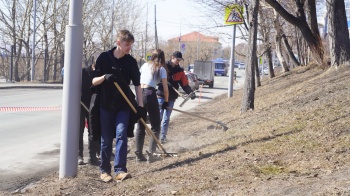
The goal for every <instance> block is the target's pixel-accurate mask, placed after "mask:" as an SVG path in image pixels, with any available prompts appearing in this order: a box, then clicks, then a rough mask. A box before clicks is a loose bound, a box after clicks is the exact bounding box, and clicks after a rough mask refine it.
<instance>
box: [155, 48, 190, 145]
mask: <svg viewBox="0 0 350 196" xmlns="http://www.w3.org/2000/svg"><path fill="white" fill-rule="evenodd" d="M182 60H183V58H182V53H181V52H179V51H175V52H174V53H173V55H172V57H171V60H170V61H167V62H166V67H167V70H168V86H169V87H168V89H169V100H168V107H170V108H173V107H174V103H175V100H176V99H177V98H178V97H179V95H178V93H177V92H176V91H175V90H174V89H173V88H175V89H176V90H178V89H179V87H180V86H181V88H182V89H183V90H184V91H185V93H186V94H188V95H189V94H190V93H192V92H193V91H192V89H191V87H190V86H189V85H188V84H189V83H188V79H187V77H186V75H185V72H184V69H183V68H182V67H180V62H181V61H182ZM157 96H158V103H159V105H163V103H164V102H165V97H164V96H165V92H164V89H163V85H162V84H158V90H157ZM195 98H196V95H195V93H192V96H191V99H195ZM171 111H172V110H171V109H166V108H164V107H160V119H161V120H162V123H161V134H160V140H161V142H162V143H165V142H166V135H167V133H168V128H169V123H170V115H171Z"/></svg>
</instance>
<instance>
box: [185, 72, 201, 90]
mask: <svg viewBox="0 0 350 196" xmlns="http://www.w3.org/2000/svg"><path fill="white" fill-rule="evenodd" d="M186 75H190V76H191V77H192V80H193V82H194V84H195V85H194V86H195V90H198V89H199V80H198V75H197V74H195V73H192V72H187V73H186Z"/></svg>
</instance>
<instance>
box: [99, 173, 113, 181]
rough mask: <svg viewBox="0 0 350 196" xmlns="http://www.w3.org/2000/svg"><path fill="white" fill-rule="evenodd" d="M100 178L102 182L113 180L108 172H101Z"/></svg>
mask: <svg viewBox="0 0 350 196" xmlns="http://www.w3.org/2000/svg"><path fill="white" fill-rule="evenodd" d="M100 178H101V180H102V181H103V182H111V181H113V178H112V176H111V175H110V174H107V173H102V174H101V176H100Z"/></svg>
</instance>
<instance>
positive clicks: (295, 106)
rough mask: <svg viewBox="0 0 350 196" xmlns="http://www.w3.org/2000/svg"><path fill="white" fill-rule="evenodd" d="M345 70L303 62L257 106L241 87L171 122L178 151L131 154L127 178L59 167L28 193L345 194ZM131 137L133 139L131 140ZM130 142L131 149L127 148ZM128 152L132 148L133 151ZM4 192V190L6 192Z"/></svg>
mask: <svg viewBox="0 0 350 196" xmlns="http://www.w3.org/2000/svg"><path fill="white" fill-rule="evenodd" d="M349 84H350V70H349V67H342V68H339V69H338V70H334V69H329V70H326V71H324V70H318V69H315V68H313V67H301V68H297V69H294V70H293V71H291V72H289V73H282V74H279V75H278V76H277V77H276V78H273V79H267V80H264V81H263V82H262V86H261V87H258V88H257V90H256V95H255V97H256V100H255V110H254V111H251V112H247V113H244V114H240V105H241V97H242V92H241V91H235V92H234V96H233V98H231V99H227V98H226V95H223V96H221V97H219V98H216V99H214V100H213V101H212V102H210V103H208V104H205V105H202V106H201V107H198V108H196V109H195V111H193V112H196V114H201V115H202V116H205V117H207V118H211V119H215V120H218V121H222V122H224V123H226V124H227V126H228V127H229V130H228V131H226V132H223V131H221V130H219V129H216V128H215V125H213V123H211V122H208V121H205V120H199V119H196V118H194V117H188V116H179V117H177V118H175V119H173V120H172V122H171V124H170V126H171V129H170V132H169V136H168V137H169V138H170V139H171V140H172V141H171V142H169V143H167V144H166V145H165V148H166V149H167V151H169V152H179V153H180V156H179V157H176V158H175V157H173V158H165V159H163V160H161V161H157V162H155V163H153V164H140V163H136V162H135V161H134V158H135V157H134V155H133V153H130V154H129V157H128V158H129V162H128V169H129V172H130V173H131V174H132V175H133V178H132V179H129V180H126V181H124V182H122V183H107V184H106V183H102V182H101V181H99V179H98V177H99V170H98V167H93V166H89V165H85V166H82V167H79V173H78V177H76V178H73V179H64V180H58V175H57V173H54V174H51V175H50V176H48V177H46V178H44V179H42V180H40V181H38V182H36V183H34V184H33V185H31V186H30V187H28V188H26V189H25V190H24V191H23V192H24V194H25V195H171V194H173V195H349V194H350V188H349V187H350V177H349V176H350V175H349V174H350V156H349V153H350V107H349V105H350V89H349ZM130 143H133V141H131V142H130ZM132 148H133V147H132ZM131 150H133V149H131ZM4 194H6V193H4Z"/></svg>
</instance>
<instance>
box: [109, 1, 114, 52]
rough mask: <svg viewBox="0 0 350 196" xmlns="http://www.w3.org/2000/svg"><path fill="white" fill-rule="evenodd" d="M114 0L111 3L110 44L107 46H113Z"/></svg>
mask: <svg viewBox="0 0 350 196" xmlns="http://www.w3.org/2000/svg"><path fill="white" fill-rule="evenodd" d="M113 28H114V0H113V5H112V22H111V45H110V47H109V48H112V47H113V32H114V29H113Z"/></svg>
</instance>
